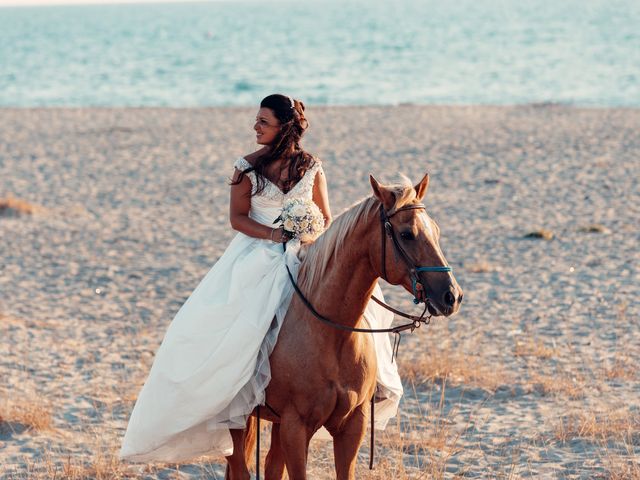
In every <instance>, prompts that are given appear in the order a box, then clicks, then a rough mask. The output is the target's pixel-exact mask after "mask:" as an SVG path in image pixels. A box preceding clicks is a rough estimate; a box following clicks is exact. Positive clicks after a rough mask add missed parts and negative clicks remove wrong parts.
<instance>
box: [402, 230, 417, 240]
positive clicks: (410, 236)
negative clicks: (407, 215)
mask: <svg viewBox="0 0 640 480" xmlns="http://www.w3.org/2000/svg"><path fill="white" fill-rule="evenodd" d="M400 238H401V239H403V240H415V238H416V237H414V236H413V233H411V232H402V233H400Z"/></svg>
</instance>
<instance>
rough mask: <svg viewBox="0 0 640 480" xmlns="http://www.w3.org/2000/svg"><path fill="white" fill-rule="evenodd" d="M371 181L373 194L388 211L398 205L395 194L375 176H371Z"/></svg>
mask: <svg viewBox="0 0 640 480" xmlns="http://www.w3.org/2000/svg"><path fill="white" fill-rule="evenodd" d="M369 181H370V182H371V188H373V194H374V195H375V196H376V198H377V199H378V200H380V203H382V206H383V207H384V209H385V210H386V211H389V210H391V208H392V207H393V206H394V205H395V204H396V197H395V195H394V194H393V192H391V191H389V190H388V189H387V188H386V187H385V186H384V185H382V184H381V183H379V182H378V181H377V180H376V179H375V178H373V175H369Z"/></svg>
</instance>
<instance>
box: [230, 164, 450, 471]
mask: <svg viewBox="0 0 640 480" xmlns="http://www.w3.org/2000/svg"><path fill="white" fill-rule="evenodd" d="M428 185H429V177H428V175H425V177H424V178H423V179H422V181H421V182H420V183H419V184H418V185H416V186H415V187H413V186H411V185H394V186H384V185H381V184H380V183H378V182H377V181H376V180H375V179H374V178H373V177H371V186H372V188H373V193H374V195H373V196H372V197H369V198H367V199H365V200H363V201H362V202H360V203H359V204H357V205H355V206H353V207H351V208H350V209H349V210H347V211H346V212H345V213H343V214H342V215H340V216H339V217H338V218H336V220H335V221H334V222H333V224H332V225H331V226H330V227H329V228H328V229H327V230H326V231H325V232H324V233H323V234H322V235H321V236H320V237H319V238H318V239H317V240H316V241H315V243H313V244H312V245H310V246H309V248H308V250H307V252H306V255H305V256H304V258H303V260H302V263H301V265H300V271H299V274H298V284H299V286H300V289H301V290H302V292H304V294H305V295H306V297H307V299H308V300H309V301H310V303H311V304H312V305H313V307H315V309H316V310H317V311H318V312H319V313H320V314H322V315H323V316H324V317H327V318H329V319H331V320H332V321H334V322H336V323H339V324H342V325H344V326H350V327H357V326H359V325H360V324H361V322H362V318H363V317H362V315H363V312H364V310H365V306H366V304H367V302H369V299H370V297H371V293H372V291H373V288H374V286H375V283H376V281H377V280H378V278H379V277H383V278H385V279H386V280H387V281H388V282H390V283H392V284H394V285H402V286H404V288H405V289H407V290H408V291H409V292H412V293H413V294H414V295H417V296H418V297H419V299H420V300H422V301H424V302H426V304H427V307H428V309H429V312H430V313H431V314H432V315H445V316H449V315H451V314H453V313H455V312H456V311H457V310H458V308H459V306H460V302H461V301H462V290H461V289H460V287H459V286H458V284H457V282H456V280H455V278H454V277H453V275H452V274H451V272H450V270H449V269H448V268H445V267H446V266H447V261H446V260H445V258H444V255H443V254H442V250H441V249H440V246H439V244H438V239H439V236H440V230H439V228H438V226H437V225H436V223H435V222H434V221H433V220H432V219H431V218H430V217H429V216H428V215H427V213H426V211H425V210H424V206H423V205H422V203H421V202H422V198H423V197H424V195H425V193H426V191H427V187H428ZM381 219H382V220H381ZM381 221H382V222H385V221H386V222H389V223H390V224H391V230H392V231H391V232H390V231H389V227H388V226H387V229H386V234H385V233H384V232H385V230H384V229H383V228H382V226H381ZM383 225H384V223H383ZM394 238H395V240H394ZM399 250H400V251H399ZM402 250H404V251H402ZM385 251H386V254H385ZM383 259H384V260H383ZM383 262H384V265H383ZM410 263H413V265H411V264H410ZM418 266H430V267H435V268H423V269H420V268H415V267H418ZM423 270H428V271H426V272H425V271H423ZM433 270H436V271H433ZM438 270H440V271H438ZM447 270H449V271H447ZM416 271H417V273H415V272H416ZM416 275H417V277H416ZM416 278H417V284H418V289H416ZM362 326H364V327H366V325H362ZM270 363H271V372H272V379H271V382H270V383H269V386H268V388H267V391H266V402H267V404H268V405H269V407H270V408H269V409H267V408H262V409H261V416H262V417H263V418H265V419H267V420H269V421H271V422H273V428H272V433H271V449H270V451H269V454H268V455H267V459H266V467H265V476H266V478H267V480H271V479H281V478H282V476H283V474H284V468H285V465H286V469H287V473H288V475H289V478H290V479H291V480H303V479H306V478H307V475H306V466H307V452H308V447H309V441H310V439H311V437H312V436H313V434H314V433H315V432H316V431H317V430H318V429H319V428H320V427H322V426H324V427H326V429H327V430H328V431H329V433H330V434H331V435H332V437H333V445H334V447H333V449H334V456H335V468H336V477H337V479H338V480H353V479H354V478H355V476H354V475H355V466H356V455H357V452H358V449H359V448H360V444H361V443H362V438H363V436H364V433H365V430H366V428H367V422H368V418H369V415H370V403H369V401H370V399H371V398H372V396H373V394H374V390H375V387H376V368H377V366H376V356H375V352H374V349H373V342H372V341H371V338H370V334H363V333H353V332H348V331H344V330H341V329H336V328H333V327H331V326H330V325H327V324H325V323H322V322H320V321H318V319H317V318H315V317H314V316H313V315H312V313H311V312H310V310H309V309H308V307H307V306H306V305H305V304H304V303H303V302H302V301H301V299H300V297H298V296H296V295H294V297H293V299H292V301H291V304H290V306H289V310H288V313H287V316H286V318H285V320H284V323H283V325H282V328H281V330H280V334H279V337H278V343H277V345H276V347H275V349H274V351H273V353H272V355H271V357H270ZM231 434H232V438H233V444H234V453H233V455H232V456H230V457H227V461H228V466H227V475H226V478H227V479H229V480H238V479H243V480H245V479H249V478H250V475H249V470H248V467H247V462H249V461H250V458H251V457H252V455H253V450H254V448H255V443H256V419H255V417H250V418H249V421H248V422H247V428H246V429H245V430H231Z"/></svg>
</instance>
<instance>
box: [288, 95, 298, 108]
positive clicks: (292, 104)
mask: <svg viewBox="0 0 640 480" xmlns="http://www.w3.org/2000/svg"><path fill="white" fill-rule="evenodd" d="M287 98H288V99H289V101H290V102H291V109H292V110H294V109H295V108H296V103H295V102H294V101H293V98H292V97H289V96H287Z"/></svg>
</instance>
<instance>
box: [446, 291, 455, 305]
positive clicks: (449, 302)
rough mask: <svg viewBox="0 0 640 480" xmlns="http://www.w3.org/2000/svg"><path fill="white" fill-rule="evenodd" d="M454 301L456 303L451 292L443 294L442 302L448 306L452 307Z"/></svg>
mask: <svg viewBox="0 0 640 480" xmlns="http://www.w3.org/2000/svg"><path fill="white" fill-rule="evenodd" d="M455 303H456V297H454V296H453V293H451V292H446V293H445V294H444V304H445V305H447V306H448V307H453V305H454V304H455Z"/></svg>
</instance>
